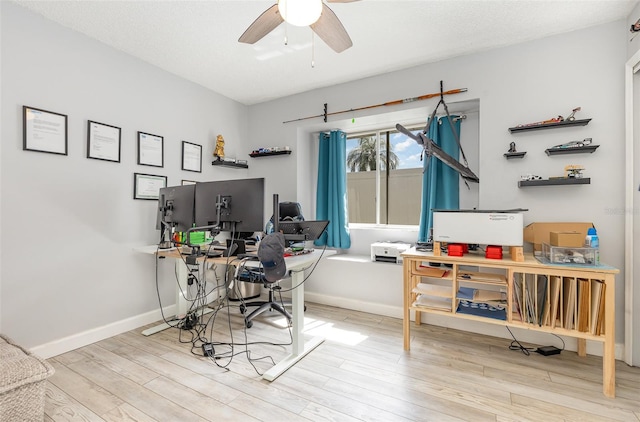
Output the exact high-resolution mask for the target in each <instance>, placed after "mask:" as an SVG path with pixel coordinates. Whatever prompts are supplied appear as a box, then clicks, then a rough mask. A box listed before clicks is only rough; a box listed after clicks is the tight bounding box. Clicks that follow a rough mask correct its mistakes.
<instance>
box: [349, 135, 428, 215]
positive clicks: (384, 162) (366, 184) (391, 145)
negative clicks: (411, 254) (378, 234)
mask: <svg viewBox="0 0 640 422" xmlns="http://www.w3.org/2000/svg"><path fill="white" fill-rule="evenodd" d="M415 130H416V131H418V130H420V128H416V129H415ZM421 153H422V148H420V146H419V145H417V144H416V143H415V142H414V141H413V140H411V139H408V138H407V137H406V136H404V135H403V134H401V133H399V132H398V131H397V130H395V128H394V129H386V130H377V131H374V132H367V133H358V134H349V135H348V136H347V162H346V166H347V190H348V192H347V195H348V207H349V222H350V223H365V224H382V225H386V224H393V225H418V224H419V218H420V192H421V183H422V179H421V178H422V161H421V159H420V155H421Z"/></svg>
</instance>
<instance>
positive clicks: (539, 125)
mask: <svg viewBox="0 0 640 422" xmlns="http://www.w3.org/2000/svg"><path fill="white" fill-rule="evenodd" d="M580 110H581V107H576V108H574V109H573V110H572V111H571V114H570V115H569V116H568V117H567V118H564V117H562V116H557V117H553V118H551V119H547V120H543V121H540V122H535V123H526V124H522V125H517V126H515V127H510V128H509V132H511V133H514V132H524V131H527V130H536V129H548V128H554V127H562V126H585V125H587V124H588V123H589V122H590V121H591V119H581V120H578V119H576V117H575V114H576V112H578V111H580Z"/></svg>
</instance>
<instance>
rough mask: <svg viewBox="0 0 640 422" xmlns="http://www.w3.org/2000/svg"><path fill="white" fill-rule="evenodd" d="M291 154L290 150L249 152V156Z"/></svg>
mask: <svg viewBox="0 0 640 422" xmlns="http://www.w3.org/2000/svg"><path fill="white" fill-rule="evenodd" d="M289 154H291V150H285V151H270V152H252V153H251V154H249V157H253V158H256V157H269V156H272V155H289Z"/></svg>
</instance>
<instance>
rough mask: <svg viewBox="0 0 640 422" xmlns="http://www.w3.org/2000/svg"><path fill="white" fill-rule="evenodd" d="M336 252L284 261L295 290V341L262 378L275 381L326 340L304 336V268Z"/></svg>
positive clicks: (249, 262)
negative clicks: (306, 339)
mask: <svg viewBox="0 0 640 422" xmlns="http://www.w3.org/2000/svg"><path fill="white" fill-rule="evenodd" d="M335 253H336V252H335V251H330V250H326V251H325V252H324V254H323V253H322V250H319V249H316V250H314V251H313V252H311V253H308V254H305V255H298V256H289V257H286V258H285V260H284V262H285V263H286V264H287V272H288V271H292V274H291V287H292V288H293V290H292V291H291V304H292V310H291V318H292V323H293V327H292V331H293V342H292V345H291V353H290V354H289V355H288V356H286V357H285V358H284V359H282V360H281V361H280V362H278V363H277V364H276V365H275V366H273V367H272V368H271V369H269V370H268V371H266V372H265V373H264V374H263V375H262V378H264V379H266V380H267V381H273V380H274V379H276V378H278V377H279V376H280V375H281V374H282V373H283V372H284V371H286V370H287V369H289V368H291V367H292V366H293V365H295V364H296V362H298V361H299V360H300V359H302V358H303V357H304V356H305V355H306V354H307V353H309V352H310V351H312V350H313V349H315V348H316V347H318V346H319V345H320V344H321V343H322V342H323V341H324V338H323V337H314V338H312V339H311V340H309V341H307V342H306V343H305V342H304V338H303V336H302V329H303V328H304V283H303V281H304V271H303V269H305V268H307V267H309V266H311V265H313V264H314V263H315V262H316V261H317V260H318V259H320V256H322V257H323V258H324V257H327V256H329V255H334V254H335ZM245 265H246V266H251V265H255V266H258V265H259V264H258V262H257V261H253V262H252V261H248V262H247V263H246V264H245Z"/></svg>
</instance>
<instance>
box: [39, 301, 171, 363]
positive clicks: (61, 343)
mask: <svg viewBox="0 0 640 422" xmlns="http://www.w3.org/2000/svg"><path fill="white" fill-rule="evenodd" d="M175 311H176V306H175V305H170V306H167V307H166V308H164V311H163V312H164V315H173V314H175ZM161 319H162V313H161V312H160V310H159V309H157V310H155V311H151V312H147V313H145V314H142V315H137V316H134V317H131V318H126V319H123V320H121V321H116V322H112V323H111V324H107V325H104V326H102V327H97V328H93V329H91V330H87V331H84V332H81V333H78V334H74V335H71V336H68V337H64V338H61V339H59V340H55V341H52V342H50V343H45V344H42V345H40V346H35V347H32V348H31V349H30V351H31V353H33V354H35V355H37V356H39V357H41V358H43V359H48V358H51V357H54V356H58V355H61V354H62V353H66V352H69V351H71V350H74V349H77V348H79V347H83V346H86V345H88V344H91V343H95V342H97V341H100V340H104V339H106V338H109V337H113V336H115V335H118V334H122V333H125V332H127V331H131V330H135V329H136V328H139V327H142V326H144V325H147V324H151V323H153V322H156V321H160V320H161Z"/></svg>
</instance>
